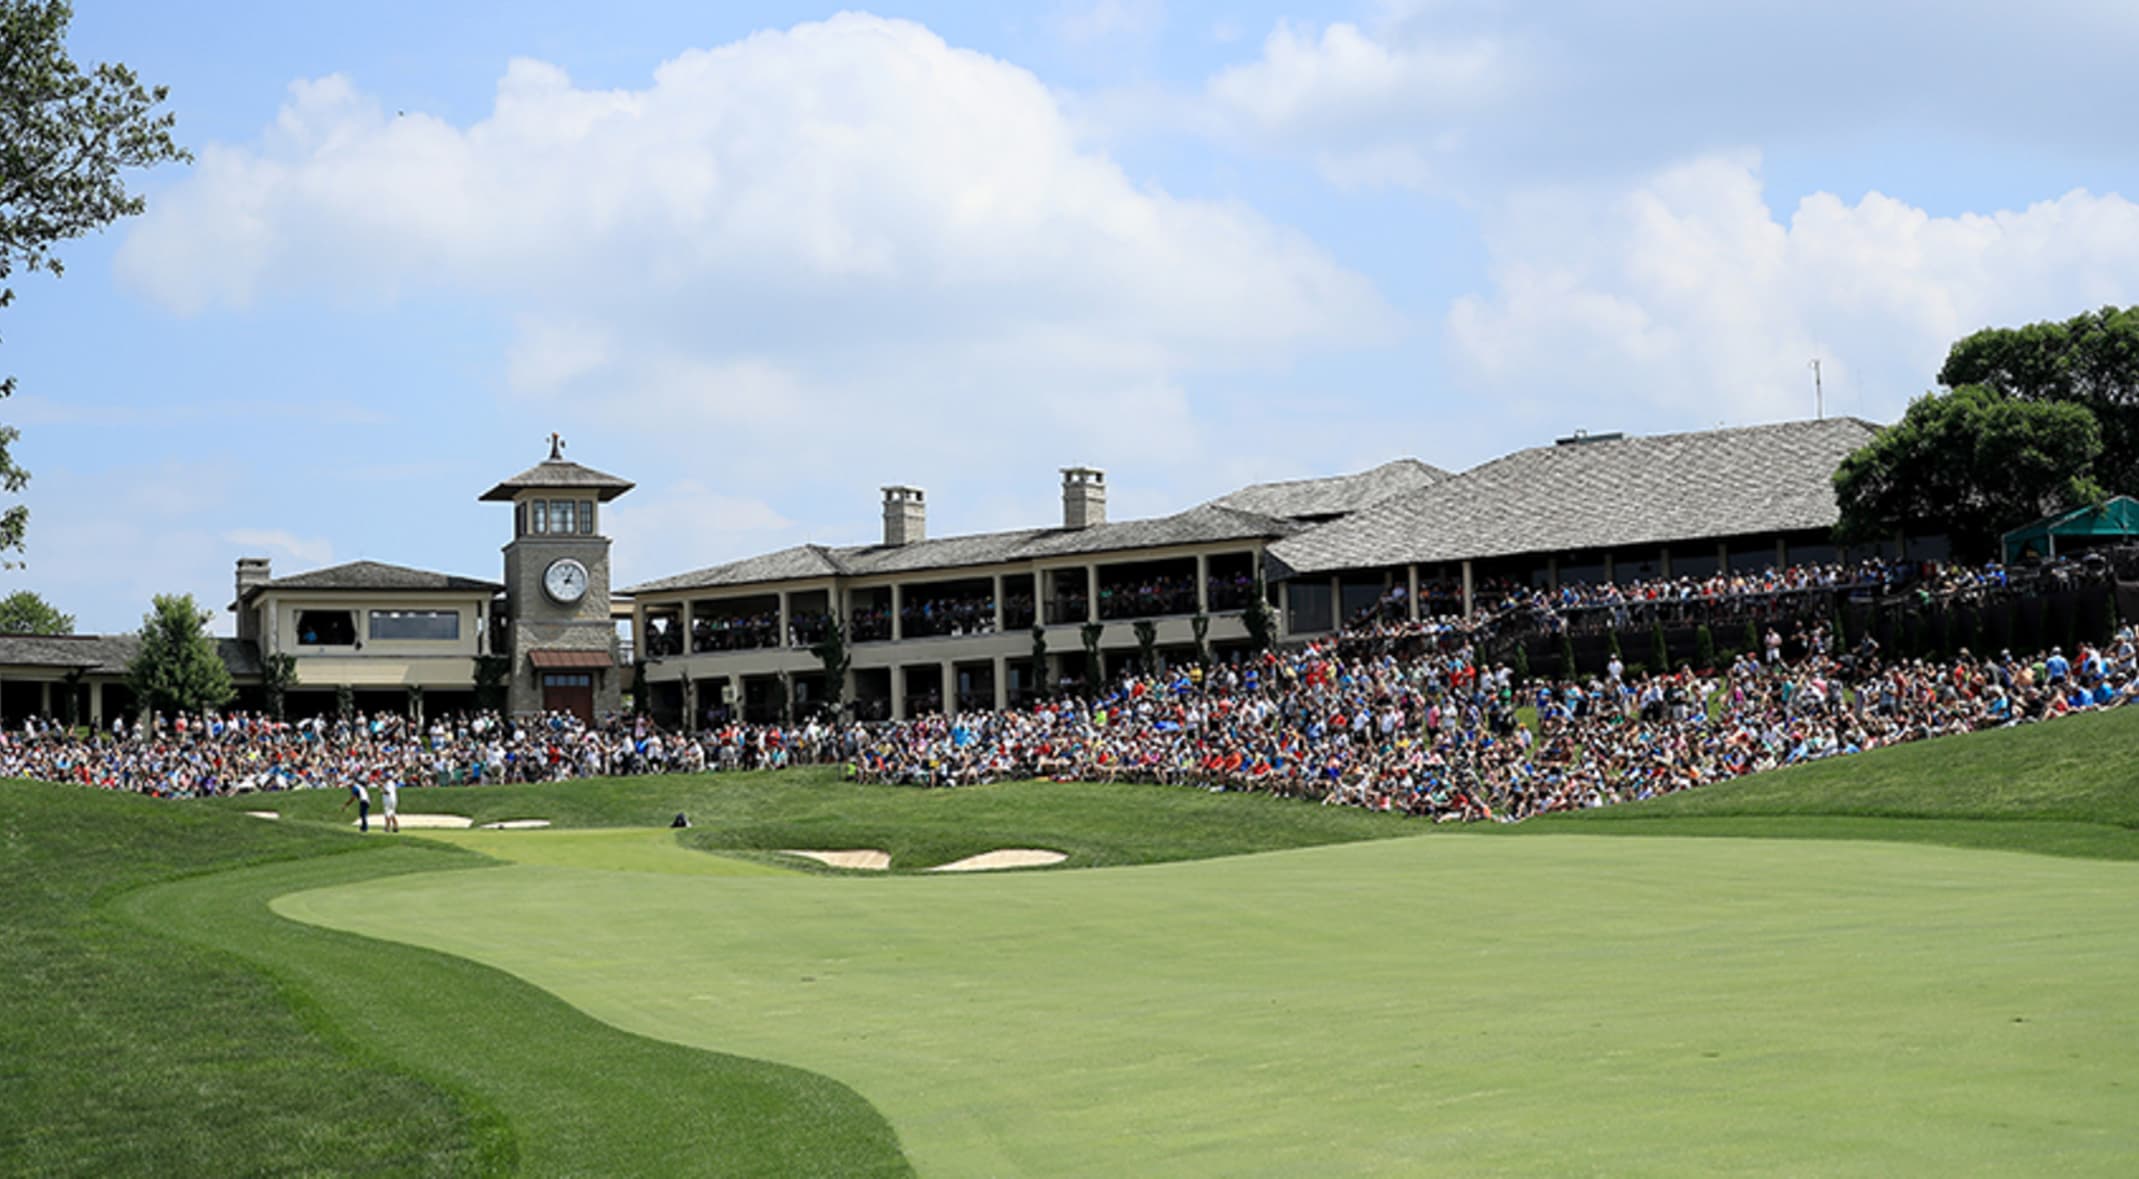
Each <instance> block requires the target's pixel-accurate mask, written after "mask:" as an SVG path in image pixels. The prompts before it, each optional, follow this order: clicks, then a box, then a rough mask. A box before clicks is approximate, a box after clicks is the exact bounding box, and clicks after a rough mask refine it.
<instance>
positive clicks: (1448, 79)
mask: <svg viewBox="0 0 2139 1179" xmlns="http://www.w3.org/2000/svg"><path fill="white" fill-rule="evenodd" d="M1518 68H1519V67H1518V62H1517V60H1516V59H1515V57H1514V56H1513V55H1512V54H1511V53H1510V52H1509V49H1508V46H1507V45H1506V44H1505V43H1504V42H1503V41H1501V40H1500V39H1499V38H1496V37H1492V36H1486V35H1471V36H1463V35H1458V36H1453V37H1423V38H1419V39H1415V40H1414V39H1406V38H1402V37H1397V36H1392V35H1389V34H1388V32H1387V31H1385V30H1374V29H1368V28H1362V27H1361V26H1359V25H1357V24H1352V23H1350V22H1345V21H1339V22H1337V23H1334V24H1331V25H1327V26H1325V27H1323V28H1322V29H1321V30H1320V32H1319V33H1317V32H1316V30H1314V29H1312V28H1308V27H1304V26H1298V25H1293V24H1290V23H1287V22H1279V24H1278V25H1277V27H1276V28H1274V29H1272V30H1271V32H1270V35H1269V36H1268V37H1267V38H1265V39H1264V41H1263V48H1262V56H1260V57H1259V58H1256V59H1255V60H1253V61H1250V62H1247V63H1244V64H1241V65H1235V66H1229V67H1227V68H1226V69H1224V70H1222V71H1220V72H1219V73H1218V74H1216V75H1215V76H1213V77H1212V78H1211V79H1210V81H1209V83H1208V85H1207V86H1206V93H1205V101H1206V104H1207V106H1206V113H1205V119H1206V122H1207V123H1208V124H1209V125H1210V126H1212V127H1213V128H1214V129H1216V130H1217V131H1218V132H1219V133H1220V134H1222V135H1225V136H1227V137H1228V138H1232V139H1236V140H1243V141H1248V142H1252V143H1255V144H1257V145H1259V146H1262V147H1264V148H1267V149H1276V150H1282V151H1288V152H1294V153H1298V154H1303V155H1306V156H1308V157H1310V158H1312V159H1314V160H1315V161H1316V162H1317V164H1318V165H1319V166H1320V167H1321V169H1322V170H1323V172H1324V174H1325V175H1327V176H1329V177H1330V178H1331V179H1332V180H1335V181H1337V182H1339V183H1347V184H1351V183H1364V184H1376V183H1387V184H1397V185H1404V186H1408V187H1420V188H1423V187H1428V186H1430V185H1432V184H1433V183H1434V180H1435V175H1436V172H1437V160H1438V158H1439V157H1442V156H1445V155H1446V154H1448V153H1449V152H1451V151H1453V150H1454V149H1456V148H1458V147H1459V146H1461V144H1462V142H1463V135H1462V132H1461V129H1460V128H1461V122H1460V120H1461V119H1462V118H1463V117H1464V116H1466V115H1469V114H1471V113H1472V112H1475V111H1477V110H1479V109H1480V108H1483V107H1485V106H1487V105H1489V104H1490V103H1492V102H1494V101H1495V100H1497V99H1498V98H1500V97H1501V96H1502V95H1503V94H1504V93H1506V92H1507V91H1508V89H1509V88H1510V87H1511V86H1513V85H1515V84H1516V83H1517V81H1518Z"/></svg>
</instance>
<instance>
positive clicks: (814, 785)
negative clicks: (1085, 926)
mask: <svg viewBox="0 0 2139 1179" xmlns="http://www.w3.org/2000/svg"><path fill="white" fill-rule="evenodd" d="M212 805H215V806H220V807H230V808H243V809H259V808H266V809H272V810H277V811H280V812H281V813H282V814H283V815H284V817H286V818H297V819H316V820H336V821H341V822H347V821H348V820H349V816H348V815H347V814H346V813H343V812H340V811H337V809H336V808H337V807H339V806H340V805H341V799H340V798H339V797H338V796H335V795H332V794H329V793H328V792H326V791H306V792H299V793H294V794H279V795H258V796H252V797H249V798H242V799H223V800H218V801H217V802H216V803H214V804H212ZM401 809H402V810H403V812H416V811H436V812H450V813H453V814H460V815H468V816H470V817H472V818H474V819H475V820H476V821H477V822H479V823H486V822H492V821H495V820H499V819H526V818H541V819H549V820H551V821H552V822H554V823H556V824H557V825H559V826H562V827H632V826H637V827H660V826H666V825H667V823H668V821H669V819H670V818H671V817H673V816H674V815H675V814H676V812H678V811H682V812H684V813H686V814H688V815H689V816H690V817H691V821H692V823H693V824H694V826H693V828H692V829H691V830H690V831H689V832H688V833H687V834H686V836H685V842H686V843H687V844H689V845H690V846H693V847H698V848H702V849H706V850H757V851H772V850H779V849H783V848H807V849H842V848H865V847H867V848H879V849H882V850H884V851H888V852H890V853H891V855H892V866H893V867H894V868H897V869H908V868H927V867H932V866H934V865H936V864H942V863H947V862H949V861H951V860H956V859H960V858H962V857H964V856H969V855H973V854H975V853H978V852H984V851H992V850H994V849H996V848H1001V847H1043V848H1050V849H1053V850H1055V851H1061V852H1066V853H1068V855H1069V860H1068V861H1067V862H1066V863H1065V864H1064V866H1065V867H1072V868H1077V867H1101V866H1110V865H1119V864H1147V863H1156V862H1161V861H1167V860H1191V859H1207V858H1210V857H1212V856H1224V855H1239V854H1242V853H1245V852H1257V851H1273V850H1277V849H1280V848H1288V847H1307V846H1312V845H1316V844H1325V843H1341V842H1350V841H1353V840H1360V839H1376V838H1388V837H1391V836H1399V835H1415V834H1418V833H1419V832H1421V831H1423V830H1425V827H1424V825H1423V824H1419V823H1407V822H1405V821H1404V820H1403V819H1401V818H1399V817H1396V816H1391V815H1375V814H1368V813H1366V812H1363V811H1359V810H1355V809H1351V808H1343V807H1322V806H1316V805H1314V804H1311V803H1301V802H1292V801H1287V800H1283V799H1274V798H1268V797H1264V796H1261V795H1215V794H1211V793H1208V792H1206V791H1202V790H1194V789H1184V788H1179V787H1166V786H1138V785H1127V784H1122V785H1110V784H1106V783H1095V782H1014V783H1005V784H1001V785H995V786H972V787H965V788H962V789H958V790H921V789H910V788H905V787H888V786H861V785H854V784H851V783H845V782H841V781H840V780H839V774H838V771H837V770H834V769H821V768H811V769H799V770H791V771H786V772H783V773H778V774H773V773H751V774H713V775H706V776H701V777H683V776H669V777H660V778H622V779H612V780H607V781H595V782H573V783H564V784H558V785H540V786H483V787H459V788H443V789H440V788H431V789H423V790H407V791H403V792H402V795H401ZM374 817H376V816H374Z"/></svg>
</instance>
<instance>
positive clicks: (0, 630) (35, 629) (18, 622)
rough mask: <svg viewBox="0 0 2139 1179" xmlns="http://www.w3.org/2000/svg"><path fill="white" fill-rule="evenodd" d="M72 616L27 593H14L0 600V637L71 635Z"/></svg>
mask: <svg viewBox="0 0 2139 1179" xmlns="http://www.w3.org/2000/svg"><path fill="white" fill-rule="evenodd" d="M73 633H74V615H72V614H62V613H60V612H59V611H58V610H56V609H54V608H53V606H52V603H50V602H47V601H45V600H44V599H43V598H41V597H39V596H37V595H36V594H34V593H32V592H30V591H29V590H16V591H15V592H14V593H11V594H9V595H8V596H7V597H5V598H0V634H10V635H71V634H73Z"/></svg>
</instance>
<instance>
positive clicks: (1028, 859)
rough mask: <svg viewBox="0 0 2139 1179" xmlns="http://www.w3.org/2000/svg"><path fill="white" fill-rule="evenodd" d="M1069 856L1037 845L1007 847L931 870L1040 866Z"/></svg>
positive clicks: (984, 870)
mask: <svg viewBox="0 0 2139 1179" xmlns="http://www.w3.org/2000/svg"><path fill="white" fill-rule="evenodd" d="M1068 858H1069V857H1068V856H1066V855H1063V854H1062V853H1061V852H1058V851H1047V850H1044V849H1042V848H1037V847H1005V848H999V849H997V850H995V851H991V852H982V853H980V854H979V855H977V856H967V857H966V858H965V859H962V860H953V861H951V862H950V863H948V864H938V865H936V866H935V867H933V868H930V869H929V871H931V872H989V871H993V870H994V869H997V868H1038V867H1042V866H1044V865H1047V864H1059V863H1061V862H1062V861H1064V860H1066V859H1068Z"/></svg>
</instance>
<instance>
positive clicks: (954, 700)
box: [937, 659, 958, 716]
mask: <svg viewBox="0 0 2139 1179" xmlns="http://www.w3.org/2000/svg"><path fill="white" fill-rule="evenodd" d="M937 666H938V667H939V668H941V669H942V670H941V671H940V672H938V673H937V674H938V675H940V676H941V677H942V679H943V715H945V716H957V715H958V667H957V665H956V664H953V663H952V662H951V661H950V660H948V659H946V660H944V661H943V662H942V663H939V664H937Z"/></svg>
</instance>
